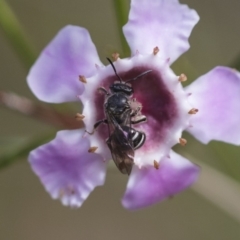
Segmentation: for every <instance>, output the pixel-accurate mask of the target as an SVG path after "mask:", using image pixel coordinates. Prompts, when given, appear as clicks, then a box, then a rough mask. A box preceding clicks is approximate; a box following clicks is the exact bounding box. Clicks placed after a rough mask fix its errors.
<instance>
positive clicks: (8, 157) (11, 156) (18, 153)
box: [0, 133, 54, 169]
mask: <svg viewBox="0 0 240 240" xmlns="http://www.w3.org/2000/svg"><path fill="white" fill-rule="evenodd" d="M53 136H54V134H53V133H51V134H47V135H44V136H42V137H39V138H36V139H31V140H29V141H27V142H26V143H25V144H23V145H22V146H20V147H18V148H17V149H14V150H13V149H10V150H9V151H7V152H5V153H4V154H3V155H2V156H1V157H0V169H2V168H5V167H7V166H9V165H11V164H13V163H14V162H15V161H17V160H19V159H20V158H23V157H26V156H27V155H28V154H29V152H30V151H31V150H33V149H34V148H36V147H38V146H40V145H42V144H44V143H46V142H48V141H49V140H51V139H52V138H53Z"/></svg>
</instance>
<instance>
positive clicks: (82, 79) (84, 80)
mask: <svg viewBox="0 0 240 240" xmlns="http://www.w3.org/2000/svg"><path fill="white" fill-rule="evenodd" d="M79 81H81V82H82V83H87V79H86V78H85V77H84V76H83V75H79Z"/></svg>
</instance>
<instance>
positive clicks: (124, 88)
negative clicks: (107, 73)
mask: <svg viewBox="0 0 240 240" xmlns="http://www.w3.org/2000/svg"><path fill="white" fill-rule="evenodd" d="M109 88H110V90H111V92H112V93H117V92H122V93H124V94H126V95H127V96H131V95H132V94H133V88H132V86H131V84H129V83H124V82H119V81H118V82H114V83H113V84H112V85H111V86H110V87H109Z"/></svg>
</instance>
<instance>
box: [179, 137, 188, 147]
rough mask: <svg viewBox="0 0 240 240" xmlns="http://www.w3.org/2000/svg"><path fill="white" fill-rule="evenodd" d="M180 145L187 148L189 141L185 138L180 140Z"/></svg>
mask: <svg viewBox="0 0 240 240" xmlns="http://www.w3.org/2000/svg"><path fill="white" fill-rule="evenodd" d="M179 143H180V144H181V145H182V146H185V145H186V144H187V140H186V139H185V138H179Z"/></svg>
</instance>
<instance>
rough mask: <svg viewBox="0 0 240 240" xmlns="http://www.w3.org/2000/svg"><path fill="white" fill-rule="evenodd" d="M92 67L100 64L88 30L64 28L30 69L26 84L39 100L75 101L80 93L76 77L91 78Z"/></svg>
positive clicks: (82, 88) (53, 101) (52, 101)
mask: <svg viewBox="0 0 240 240" xmlns="http://www.w3.org/2000/svg"><path fill="white" fill-rule="evenodd" d="M95 64H98V65H102V63H101V62H100V60H99V57H98V54H97V51H96V48H95V45H94V44H93V42H92V40H91V38H90V35H89V33H88V31H87V30H86V29H84V28H81V27H76V26H66V27H65V28H63V29H62V30H60V31H59V33H58V34H57V36H56V37H55V38H54V39H53V40H52V41H51V42H50V43H49V45H48V46H47V47H46V48H45V49H44V50H43V52H42V53H41V55H40V57H39V58H38V59H37V61H36V62H35V64H34V65H33V67H32V68H31V70H30V72H29V75H28V77H27V80H28V84H29V87H30V88H31V90H32V91H33V93H34V94H35V95H36V96H37V97H38V98H39V99H40V100H42V101H46V102H51V103H60V102H68V101H76V100H77V99H76V96H77V95H79V94H81V93H82V92H83V90H84V86H83V83H82V82H80V81H79V75H84V76H85V77H90V76H92V75H94V74H95V73H96V67H95Z"/></svg>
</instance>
